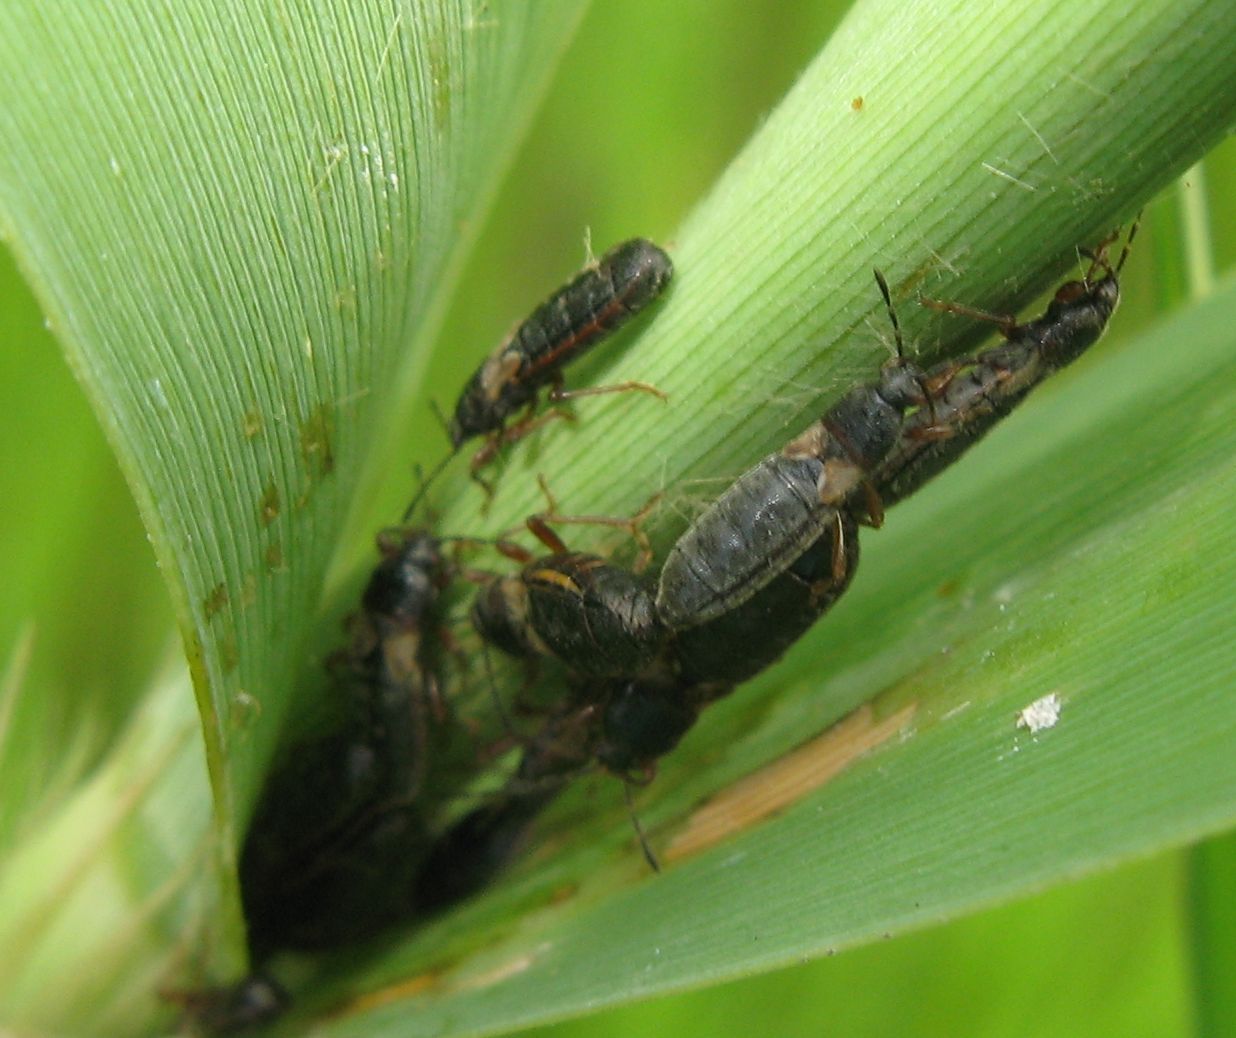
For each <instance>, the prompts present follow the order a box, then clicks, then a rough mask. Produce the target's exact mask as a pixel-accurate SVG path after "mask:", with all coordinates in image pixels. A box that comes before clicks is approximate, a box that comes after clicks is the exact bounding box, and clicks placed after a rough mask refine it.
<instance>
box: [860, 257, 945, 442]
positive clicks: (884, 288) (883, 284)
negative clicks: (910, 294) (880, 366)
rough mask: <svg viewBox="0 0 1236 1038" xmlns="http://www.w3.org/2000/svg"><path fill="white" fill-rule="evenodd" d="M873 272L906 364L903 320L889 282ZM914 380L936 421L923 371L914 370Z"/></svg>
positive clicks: (876, 269) (877, 269)
mask: <svg viewBox="0 0 1236 1038" xmlns="http://www.w3.org/2000/svg"><path fill="white" fill-rule="evenodd" d="M871 272H872V273H873V274H874V275H875V279H876V284H877V285H879V286H880V295H882V296H883V297H884V309H885V310H886V311H887V312H888V319H889V321H891V322H892V325H893V341H894V342H895V343H896V344H897V359H898V360H899V361H900V362H901V363H902V364H903V365H904V364H906V350H905V340H904V339H903V338H902V336H901V322H900V321H899V320H898V319H897V309H896V307H894V306H893V296H892V293H891V292H889V290H888V282H887V281H886V280H885V279H884V274H883V273H882V272H881V271H880V270H879V268H877V267H872V268H871ZM914 381H915V382H917V383H918V388H919V389H920V390H921V391H922V394H923V402H924V403H925V404H926V405H927V408H928V411H929V413H930V414H931V420H932V422H934V421H935V420H936V403H935V399H934V394H933V393H932V392H931V388H930V387H929V386H928V384H927V380H926V379H925V378H924V377H923V375H922V373H921V372H918V371H915V372H914Z"/></svg>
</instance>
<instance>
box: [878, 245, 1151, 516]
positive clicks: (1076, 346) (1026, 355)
mask: <svg viewBox="0 0 1236 1038" xmlns="http://www.w3.org/2000/svg"><path fill="white" fill-rule="evenodd" d="M1136 233H1137V225H1136V223H1135V224H1134V225H1133V227H1132V228H1131V229H1130V231H1129V236H1128V239H1127V240H1126V242H1125V246H1124V249H1123V250H1122V251H1121V254H1120V259H1119V261H1118V262H1117V263H1116V265H1115V266H1114V267H1113V266H1111V265H1110V264H1109V263H1108V261H1107V249H1108V247H1109V246H1110V245H1111V242H1112V240H1114V238H1109V239H1108V240H1107V241H1105V242H1103V243H1101V244H1100V246H1099V247H1098V248H1097V249H1096V250H1095V251H1094V253H1093V256H1092V262H1091V266H1090V269H1089V271H1088V272H1087V273H1086V276H1085V277H1084V278H1082V279H1081V280H1080V281H1069V282H1066V283H1065V284H1064V285H1061V286H1060V288H1059V289H1058V290H1057V291H1056V294H1055V296H1054V297H1053V298H1052V301H1051V303H1049V304H1048V307H1047V310H1046V312H1045V313H1044V314H1043V315H1042V316H1041V317H1037V318H1035V319H1034V320H1032V321H1027V322H1026V323H1025V324H1018V323H1017V321H1016V319H1015V318H1012V317H997V316H994V315H991V314H985V313H983V312H982V311H977V310H972V309H970V308H968V307H963V306H958V305H957V304H955V303H936V302H933V301H926V305H929V306H933V307H935V308H937V309H942V310H948V311H951V312H956V313H960V314H963V315H967V316H973V317H978V318H981V319H985V320H991V321H993V322H994V323H995V324H996V325H997V327H998V328H999V330H1000V334H1001V335H1003V336H1004V339H1005V341H1004V342H1003V343H1001V344H1000V345H998V346H993V347H992V348H990V349H987V350H983V351H982V352H980V353H979V354H978V355H977V356H975V357H973V358H970V359H968V360H952V361H945V362H943V363H941V364H938V365H936V366H935V367H933V368H931V369H930V370H928V371H927V372H926V373H925V374H924V376H923V383H924V384H925V385H926V386H928V387H929V389H930V394H931V406H930V407H923V408H920V409H919V410H918V411H916V412H915V413H914V414H912V415H911V416H910V417H909V418H908V419H907V421H906V423H905V426H904V427H903V429H902V431H901V435H900V438H899V440H898V443H897V446H896V447H895V448H894V449H893V450H892V451H890V452H889V454H888V457H887V458H885V460H884V462H883V463H882V465H881V466H880V468H879V469H878V470H877V472H876V473H875V475H874V477H873V483H874V485H875V488H876V491H877V493H878V496H879V498H880V499H881V500H882V501H883V504H884V505H885V506H891V505H893V504H896V503H897V502H898V501H900V500H902V499H904V498H906V497H908V496H909V495H910V494H912V493H914V492H915V491H916V490H918V489H919V488H920V487H921V486H923V484H925V483H926V482H927V481H928V480H930V479H931V478H932V477H933V476H935V475H937V474H938V473H940V472H941V471H942V470H943V469H945V468H947V467H948V466H949V465H951V464H952V463H953V462H954V461H956V460H957V459H958V458H960V457H961V456H962V455H963V454H964V453H965V452H966V451H967V450H969V448H970V447H972V446H973V445H974V444H975V443H977V442H978V441H979V440H980V439H982V438H983V436H984V435H986V433H987V432H988V430H990V429H991V428H992V427H993V426H994V425H995V424H996V423H997V422H999V421H1000V419H1002V418H1004V417H1005V416H1006V415H1008V414H1009V413H1010V412H1011V411H1012V410H1013V408H1015V407H1016V406H1017V405H1018V404H1019V403H1021V402H1022V400H1024V399H1025V398H1026V396H1027V395H1029V393H1030V391H1031V390H1032V389H1034V387H1035V386H1037V385H1038V384H1039V383H1040V382H1042V381H1043V380H1044V379H1045V378H1047V377H1048V376H1050V375H1052V374H1054V373H1055V372H1057V371H1059V370H1060V369H1061V368H1063V367H1065V366H1066V365H1068V364H1070V363H1072V362H1073V361H1074V360H1076V359H1077V358H1078V357H1079V356H1081V354H1082V353H1084V352H1085V351H1086V350H1087V349H1089V348H1090V347H1091V346H1093V345H1094V344H1095V343H1096V342H1097V341H1098V340H1099V338H1100V337H1101V336H1102V334H1103V332H1104V330H1105V329H1106V328H1107V323H1108V321H1109V320H1110V319H1111V316H1112V313H1113V312H1114V311H1115V309H1116V305H1117V304H1118V303H1119V301H1120V271H1121V270H1122V269H1123V267H1124V263H1125V260H1126V259H1127V258H1128V255H1129V248H1130V246H1131V245H1132V242H1133V239H1134V237H1135V236H1136ZM1096 275H1101V276H1098V277H1097V279H1096Z"/></svg>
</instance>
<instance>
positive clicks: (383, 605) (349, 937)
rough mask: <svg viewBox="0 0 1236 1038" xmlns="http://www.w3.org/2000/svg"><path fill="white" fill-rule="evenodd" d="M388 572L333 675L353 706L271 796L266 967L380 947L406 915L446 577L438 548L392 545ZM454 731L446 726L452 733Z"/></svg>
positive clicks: (259, 856) (261, 901)
mask: <svg viewBox="0 0 1236 1038" xmlns="http://www.w3.org/2000/svg"><path fill="white" fill-rule="evenodd" d="M378 547H379V551H380V554H381V560H380V561H379V563H378V565H377V566H376V567H375V569H374V571H373V573H372V574H371V576H370V579H369V581H368V584H367V585H366V588H365V591H364V595H363V596H362V599H361V608H360V609H359V610H358V612H357V613H356V614H354V615H353V616H352V617H350V618H349V620H348V623H347V627H348V634H349V639H348V644H347V646H346V648H345V649H344V650H342V652H341V653H338V654H336V655H335V656H334V657H332V659H331V661H330V667H331V670H332V672H333V674H334V676H335V677H336V679H337V680H338V681H339V682H340V684H341V685H342V686H343V689H344V691H345V692H346V693H347V694H346V695H344V696H342V697H338V699H337V701H336V703H335V706H336V707H337V716H336V717H335V718H334V719H333V721H332V726H331V727H330V728H329V730H327V731H325V732H324V733H322V734H319V735H317V736H316V737H314V738H311V739H308V740H306V741H303V742H301V743H299V744H297V745H294V746H292V747H291V748H290V751H289V752H287V753H286V754H285V756H284V759H283V761H282V763H281V765H280V766H279V767H277V768H276V769H275V770H274V772H273V773H272V774H271V777H270V778H269V780H268V781H267V783H266V786H265V787H264V789H263V792H262V795H261V797H260V799H259V802H258V807H257V809H256V811H255V814H254V818H253V822H252V823H251V825H250V827H249V831H248V834H247V837H246V840H245V844H244V847H243V849H242V853H241V860H240V881H241V898H242V902H243V905H244V909H245V917H246V921H247V923H248V926H249V945H250V951H251V955H252V958H253V960H254V961H255V962H257V963H259V964H260V963H262V962H263V961H265V959H266V958H267V956H268V955H270V954H271V953H272V952H274V951H276V950H280V949H284V948H292V949H300V950H319V949H328V948H333V947H337V946H340V945H343V944H347V943H350V942H352V941H355V940H360V939H362V938H365V937H368V936H370V935H372V934H374V933H376V932H378V931H380V930H382V929H384V928H385V927H387V926H388V925H390V923H391V922H392V921H393V920H395V919H397V918H399V916H400V915H401V914H404V913H406V908H407V898H408V892H407V891H408V886H409V884H410V883H411V881H412V876H413V874H414V872H415V867H416V861H417V859H418V856H419V854H420V853H422V851H421V848H422V847H423V846H424V845H426V844H427V842H428V837H427V828H426V823H425V822H424V820H423V819H422V817H421V814H420V811H419V810H418V808H417V805H416V798H417V795H418V794H419V793H420V790H421V786H422V783H423V780H424V776H425V773H426V764H427V756H428V753H429V744H430V742H431V738H430V730H431V727H432V724H433V721H434V719H435V718H437V719H438V720H439V721H440V722H441V721H442V720H444V719H445V718H444V715H443V714H442V711H441V708H440V705H438V704H437V683H436V678H435V676H434V674H433V668H432V667H431V666H430V665H429V664H428V663H427V660H426V638H425V634H426V631H427V629H429V628H430V627H432V625H433V623H434V613H435V609H436V606H437V603H438V599H439V593H440V591H441V589H442V586H443V583H444V580H445V568H444V562H443V559H442V555H441V550H440V545H439V541H438V540H437V538H435V537H434V536H433V535H432V534H430V533H428V532H426V531H424V530H417V529H398V530H391V531H384V532H383V533H382V534H380V535H379V536H378ZM438 727H441V724H439V725H438Z"/></svg>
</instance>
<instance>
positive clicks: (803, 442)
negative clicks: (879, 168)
mask: <svg viewBox="0 0 1236 1038" xmlns="http://www.w3.org/2000/svg"><path fill="white" fill-rule="evenodd" d="M876 280H877V282H878V283H879V285H880V290H881V292H882V293H883V294H884V298H885V301H886V303H887V304H888V311H889V314H890V316H892V319H893V327H894V329H895V330H896V332H897V343H898V352H899V354H900V349H901V334H900V329H899V327H898V325H897V323H896V317H895V315H893V309H892V303H891V301H890V300H889V294H888V286H887V285H886V284H885V282H884V279H883V277H882V276H881V275H880V273H879V272H878V271H877V272H876ZM924 399H925V389H924V385H923V378H922V373H921V372H920V371H919V370H918V369H917V368H915V367H914V366H913V365H911V364H909V363H908V362H906V361H905V360H904V359H902V358H901V357H900V356H898V358H897V359H896V360H894V361H892V362H890V363H889V364H887V365H886V366H885V367H884V369H883V371H882V372H881V374H880V378H879V379H878V380H877V381H875V382H871V383H867V384H864V385H861V386H858V387H856V388H854V389H852V390H850V392H848V393H847V394H846V395H845V396H843V397H842V398H841V399H840V400H839V401H837V403H835V404H834V405H833V406H832V407H831V408H829V410H828V411H827V412H826V413H825V414H824V415H823V417H821V418H820V419H819V421H817V422H814V423H813V424H812V425H811V426H809V427H808V428H807V429H806V430H805V431H804V432H803V433H802V434H801V435H799V436H797V437H796V438H795V439H793V440H791V441H790V442H789V443H788V444H786V446H785V447H784V448H782V449H781V450H780V451H778V452H777V453H775V454H770V455H768V457H766V458H764V459H763V460H762V461H761V462H759V463H758V464H757V465H755V466H754V467H753V468H750V469H748V470H747V471H746V472H745V473H743V474H742V475H741V476H740V477H739V478H738V480H737V481H736V482H735V483H734V484H733V485H732V486H730V488H729V489H728V490H726V491H725V493H723V494H722V495H721V496H720V497H719V498H717V500H716V501H714V502H713V503H712V505H711V506H709V508H708V509H706V510H705V511H704V512H703V513H702V514H701V515H700V516H699V517H698V518H697V519H696V520H695V522H694V523H692V524H691V526H690V527H689V528H688V530H687V531H686V533H684V534H683V535H682V536H681V537H680V538H679V539H678V541H677V543H676V544H675V545H674V547H673V548H672V549H671V550H670V553H669V556H668V557H667V558H666V560H665V565H664V567H663V568H662V570H661V578H660V582H659V585H658V588H657V610H658V611H659V613H660V614H661V618H662V620H664V622H665V623H666V624H667V625H668V626H669V627H671V628H672V629H674V630H676V631H682V630H685V629H687V628H690V627H694V626H696V625H698V624H702V623H705V622H707V621H709V620H712V619H715V618H717V617H720V616H723V615H725V614H731V613H733V611H734V610H735V609H737V608H738V607H740V606H742V605H743V603H744V602H746V601H747V600H748V599H749V598H751V597H752V596H754V595H756V594H757V593H758V592H759V591H760V590H761V589H762V588H764V587H766V586H767V585H768V584H769V583H771V582H772V581H773V580H775V579H776V578H777V577H778V576H779V575H780V574H782V573H784V572H785V571H786V570H787V569H789V568H790V567H791V566H792V565H794V563H795V562H796V561H797V560H798V559H800V558H801V557H802V556H803V554H804V553H805V552H806V551H807V550H808V549H809V548H810V547H811V546H812V545H815V544H817V543H818V542H819V541H820V539H821V538H822V537H826V536H832V538H833V541H834V547H833V551H832V558H833V560H834V562H835V565H836V568H835V570H834V571H833V582H834V583H837V584H840V583H842V582H843V581H848V575H849V573H850V571H851V570H852V566H851V565H850V564H849V563H848V561H847V550H846V548H845V546H844V543H843V542H844V541H845V540H847V538H846V537H845V530H844V523H843V522H842V520H841V518H840V514H841V510H842V509H844V508H846V507H847V502H848V501H849V500H851V499H852V497H853V496H854V495H855V494H856V493H857V492H860V491H861V492H863V493H865V494H867V495H868V496H869V497H872V498H874V495H871V494H870V493H869V490H870V487H871V475H872V473H873V472H874V471H875V470H876V468H877V467H878V466H879V465H880V464H881V463H882V462H883V461H884V458H885V456H886V455H887V454H888V453H889V452H890V451H891V450H892V449H893V448H894V447H895V446H896V444H897V442H898V438H899V436H900V433H901V427H902V423H903V422H904V421H905V416H906V413H907V411H908V410H909V409H910V408H912V407H913V406H915V405H916V404H919V403H922V402H923V401H924ZM869 512H870V513H872V521H873V523H874V524H875V525H879V521H880V518H881V514H880V510H879V506H878V501H874V500H873V503H872V504H871V506H870V508H869ZM830 531H831V534H830ZM849 539H850V540H852V539H853V538H849Z"/></svg>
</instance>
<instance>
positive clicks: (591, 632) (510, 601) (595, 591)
mask: <svg viewBox="0 0 1236 1038" xmlns="http://www.w3.org/2000/svg"><path fill="white" fill-rule="evenodd" d="M472 622H473V626H474V627H475V628H476V630H477V632H478V633H479V634H480V635H481V637H482V638H483V639H484V640H485V641H487V642H488V643H489V644H491V645H494V646H496V647H497V648H499V649H501V650H502V651H504V652H507V653H509V654H510V655H513V656H518V657H523V658H535V657H536V656H553V657H556V658H558V659H560V660H561V661H562V662H563V663H564V664H566V665H567V667H569V668H570V669H571V670H573V671H575V672H577V673H579V674H584V675H588V676H591V677H613V676H621V675H624V674H633V673H637V672H638V671H639V670H641V669H642V668H643V667H645V666H646V665H647V664H648V663H650V662H651V661H652V659H653V658H654V657H655V656H656V654H657V652H658V651H659V649H660V647H661V645H662V644H663V643H664V641H665V631H664V628H663V627H662V625H661V623H660V620H659V618H658V617H657V611H656V606H655V604H654V601H653V595H652V588H651V587H650V586H649V584H648V582H647V581H646V580H644V579H643V578H642V577H640V576H639V575H638V574H635V573H632V572H630V571H629V570H625V569H622V568H621V567H618V566H614V565H611V564H610V563H608V562H606V561H605V560H604V559H602V558H600V557H598V556H596V555H586V554H581V553H578V552H569V553H566V554H556V555H549V556H546V557H544V558H540V559H535V560H533V561H531V562H529V563H528V564H527V565H526V566H525V567H524V568H523V570H521V571H520V572H519V573H518V574H516V575H515V576H509V577H499V578H496V579H495V580H494V581H492V582H491V583H490V584H488V585H487V586H486V587H484V588H482V590H481V591H480V592H479V593H478V594H477V596H476V600H475V602H474V603H473V607H472Z"/></svg>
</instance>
